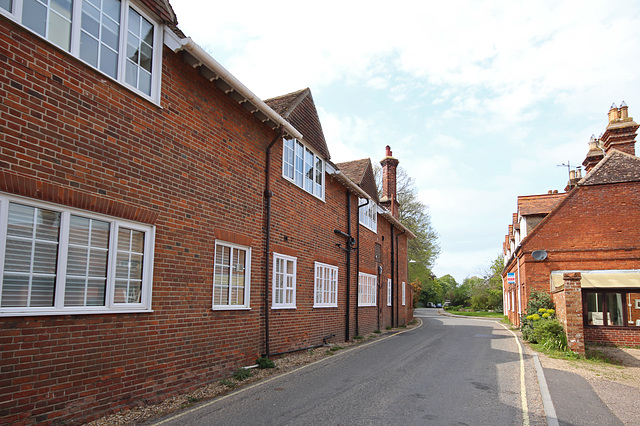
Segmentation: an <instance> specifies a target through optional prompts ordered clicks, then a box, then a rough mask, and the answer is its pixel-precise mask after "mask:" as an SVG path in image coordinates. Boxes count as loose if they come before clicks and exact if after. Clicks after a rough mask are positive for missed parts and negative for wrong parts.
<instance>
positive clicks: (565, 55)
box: [171, 0, 640, 283]
mask: <svg viewBox="0 0 640 426" xmlns="http://www.w3.org/2000/svg"><path fill="white" fill-rule="evenodd" d="M171 4H172V6H173V8H174V10H175V12H176V15H177V18H178V23H179V24H178V27H179V28H180V29H181V30H182V31H183V32H184V33H185V34H186V35H187V36H188V37H191V38H192V39H193V40H194V41H195V42H196V43H197V44H198V45H200V46H201V47H202V48H203V49H205V50H206V51H207V52H208V53H209V54H210V55H211V56H212V57H213V58H214V59H215V60H216V61H218V62H219V63H220V64H222V66H224V67H225V68H226V69H227V70H229V71H230V72H231V74H233V75H234V76H235V77H236V78H238V79H239V80H240V81H241V82H242V83H243V84H244V85H245V86H246V87H248V88H249V90H251V91H252V92H253V93H255V94H256V95H257V96H258V97H260V98H261V99H263V100H264V99H269V98H272V97H275V96H280V95H284V94H286V93H290V92H294V91H297V90H300V89H304V88H307V87H308V88H310V89H311V93H312V95H313V98H314V101H315V104H316V107H317V109H318V113H319V116H320V121H321V123H322V128H323V131H324V134H325V138H326V140H327V144H328V147H329V151H330V153H331V161H333V162H334V163H339V162H343V161H351V160H357V159H362V158H371V159H372V161H373V162H374V163H376V162H379V161H380V160H382V159H383V158H384V154H385V146H386V145H389V146H390V147H391V150H392V151H393V156H394V157H395V158H397V159H398V160H399V161H400V167H403V168H404V169H405V170H406V171H407V173H408V174H409V175H410V176H411V177H412V178H414V179H415V184H416V189H417V192H418V196H419V198H420V200H421V201H423V202H424V203H425V204H426V205H427V206H428V209H429V213H430V215H431V223H432V226H433V227H434V229H435V230H436V232H437V233H438V235H439V240H438V241H439V244H440V247H441V253H440V256H439V257H438V259H437V260H436V263H435V266H434V268H433V272H434V273H435V274H436V275H437V276H438V277H441V276H443V275H446V274H451V275H452V276H453V277H454V278H455V279H456V281H457V282H458V283H462V281H463V280H464V279H465V278H466V277H470V276H474V275H477V276H481V275H483V273H484V272H485V271H487V270H488V268H489V266H490V264H491V262H492V260H493V259H495V258H496V257H497V256H498V255H501V253H502V243H503V241H504V237H505V235H506V233H507V232H508V225H509V224H510V223H511V221H512V214H513V213H515V212H516V209H517V204H516V202H517V196H518V195H532V194H544V193H547V191H548V190H558V191H559V192H562V191H564V187H565V186H566V183H567V180H568V177H569V176H568V168H567V167H566V166H561V165H562V164H565V165H567V164H570V166H571V168H575V167H576V166H579V165H581V163H582V161H583V160H584V158H585V156H586V154H587V151H588V145H587V144H588V141H589V139H590V137H591V135H592V134H595V135H596V136H599V135H600V134H601V133H603V132H604V131H605V128H606V126H607V123H608V119H607V113H608V111H609V109H610V107H611V105H612V104H613V103H615V104H616V105H618V106H619V105H620V103H621V102H622V101H625V102H626V104H627V105H628V106H629V116H631V117H634V116H635V117H637V118H638V119H640V2H637V1H627V0H619V1H615V2H611V1H599V0H590V1H584V0H581V1H562V0H552V1H546V0H545V1H541V0H536V1H507V0H494V1H492V0H487V1H485V0H468V1H465V0H461V1H460V0H449V1H447V2H442V1H431V0H420V1H405V0H397V1H394V2H391V3H390V2H382V1H375V0H369V1H360V0H342V1H333V0H325V1H323V2H304V1H299V0H298V1H280V0H271V1H268V2H265V1H253V0H244V1H238V2H231V1H224V2H218V1H216V2H213V1H210V0H206V1H205V0H174V1H172V2H171ZM636 121H638V120H636Z"/></svg>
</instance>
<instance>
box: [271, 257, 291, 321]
mask: <svg viewBox="0 0 640 426" xmlns="http://www.w3.org/2000/svg"><path fill="white" fill-rule="evenodd" d="M296 263H297V258H295V257H291V256H286V255H284V254H278V253H274V254H273V296H272V303H271V307H272V308H273V309H287V308H289V309H291V308H295V307H296Z"/></svg>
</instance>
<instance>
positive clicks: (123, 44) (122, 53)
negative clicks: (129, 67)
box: [0, 0, 164, 104]
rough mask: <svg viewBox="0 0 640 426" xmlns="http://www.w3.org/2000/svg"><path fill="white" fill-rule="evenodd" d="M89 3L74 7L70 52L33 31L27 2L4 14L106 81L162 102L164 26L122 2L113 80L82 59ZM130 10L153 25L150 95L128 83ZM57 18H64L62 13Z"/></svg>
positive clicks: (130, 3)
mask: <svg viewBox="0 0 640 426" xmlns="http://www.w3.org/2000/svg"><path fill="white" fill-rule="evenodd" d="M84 1H85V0H75V1H74V2H73V5H72V10H71V34H70V36H71V40H70V48H69V49H68V50H67V49H66V47H60V46H58V45H57V44H56V43H55V42H54V41H52V40H51V39H50V38H47V34H45V35H41V34H39V33H37V32H36V31H34V30H32V29H31V28H29V27H27V26H26V25H25V24H23V23H22V10H23V3H24V0H12V11H11V12H9V11H7V10H5V9H3V8H0V14H2V15H4V16H6V17H8V18H9V19H11V20H12V21H14V22H16V23H17V24H19V25H21V26H22V27H23V28H25V29H26V30H27V31H29V32H31V33H33V34H34V35H36V36H38V37H40V38H42V39H43V40H46V41H47V42H48V43H51V44H52V45H54V46H56V47H57V48H59V49H62V50H63V51H65V52H67V53H69V54H71V55H72V56H74V57H75V58H77V59H79V60H80V61H82V62H83V63H85V64H87V65H88V66H90V67H91V68H93V69H94V70H96V71H98V72H99V73H101V74H102V75H104V76H105V77H106V78H108V79H110V80H113V81H115V82H117V83H118V84H121V85H123V86H125V87H127V88H128V89H130V90H132V91H133V92H135V93H136V94H138V95H140V96H142V97H144V98H146V99H148V100H150V101H152V102H154V103H156V104H159V103H160V90H161V75H162V49H163V34H164V29H163V26H162V24H160V23H158V22H157V21H156V20H154V19H153V18H151V17H150V16H149V14H147V13H146V12H145V11H144V9H142V8H141V7H139V6H138V5H137V4H134V2H133V1H131V0H120V22H119V24H120V28H119V34H118V42H119V45H118V52H119V54H118V60H117V61H118V63H117V72H116V76H115V77H112V76H110V75H108V74H106V73H104V72H103V71H101V70H100V69H99V68H98V67H95V66H94V65H92V64H89V63H88V62H85V61H84V60H83V59H82V58H81V57H80V37H81V24H82V4H83V2H84ZM129 9H133V10H134V11H135V12H136V13H138V14H139V15H140V16H142V17H143V18H144V19H146V20H147V21H149V23H151V25H152V26H153V51H152V59H151V60H152V64H151V89H150V93H149V94H147V93H145V92H143V91H142V90H139V89H138V88H137V87H135V86H132V85H131V84H128V83H127V82H126V63H127V40H128V37H129V30H128V27H129V25H128V19H129ZM57 16H60V15H59V14H58V15H57Z"/></svg>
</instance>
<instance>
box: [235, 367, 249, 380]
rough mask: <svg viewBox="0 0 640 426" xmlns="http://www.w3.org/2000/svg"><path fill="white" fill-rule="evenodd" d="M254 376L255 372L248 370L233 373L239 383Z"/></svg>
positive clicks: (242, 369)
mask: <svg viewBox="0 0 640 426" xmlns="http://www.w3.org/2000/svg"><path fill="white" fill-rule="evenodd" d="M251 376H253V371H251V370H249V369H248V368H244V367H242V368H239V369H238V370H237V371H236V372H235V373H233V378H234V379H236V380H238V381H242V380H245V379H248V378H249V377H251Z"/></svg>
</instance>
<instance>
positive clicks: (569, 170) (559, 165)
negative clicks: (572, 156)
mask: <svg viewBox="0 0 640 426" xmlns="http://www.w3.org/2000/svg"><path fill="white" fill-rule="evenodd" d="M556 167H566V168H567V173H568V174H569V179H571V162H570V161H567V164H564V163H562V164H556Z"/></svg>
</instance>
